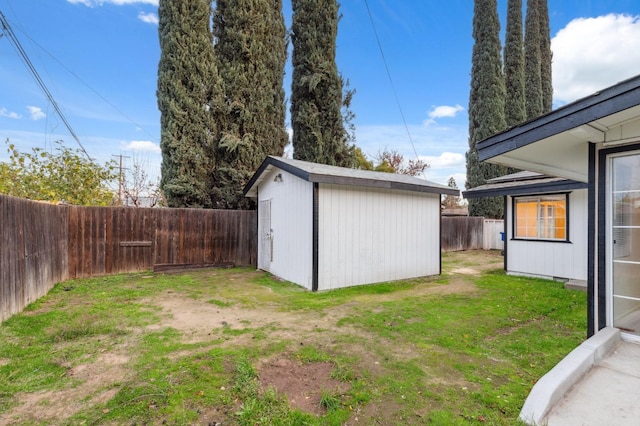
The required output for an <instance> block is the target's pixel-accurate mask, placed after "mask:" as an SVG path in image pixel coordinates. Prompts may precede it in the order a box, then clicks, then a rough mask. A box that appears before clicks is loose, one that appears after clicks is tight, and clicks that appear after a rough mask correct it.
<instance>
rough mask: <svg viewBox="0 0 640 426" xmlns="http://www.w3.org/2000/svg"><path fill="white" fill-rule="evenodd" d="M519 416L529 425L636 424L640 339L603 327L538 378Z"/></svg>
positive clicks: (639, 413) (639, 396)
mask: <svg viewBox="0 0 640 426" xmlns="http://www.w3.org/2000/svg"><path fill="white" fill-rule="evenodd" d="M520 418H521V419H522V420H524V421H525V422H527V423H528V424H530V425H547V426H591V425H593V426H600V425H616V426H627V425H629V426H632V425H633V426H638V425H639V424H640V423H639V421H640V420H639V419H640V344H638V343H631V342H626V341H623V340H621V338H620V332H619V331H618V330H617V329H613V328H607V329H604V330H601V331H600V332H599V333H598V334H596V335H595V336H594V337H592V338H590V339H588V340H587V341H585V342H584V343H582V344H581V345H580V346H578V347H577V348H576V349H575V350H573V351H572V352H571V353H570V354H569V355H567V357H565V359H563V360H562V361H561V362H560V363H558V365H556V367H554V368H553V369H552V370H551V371H550V372H549V373H547V374H546V375H545V376H544V377H542V379H540V380H539V381H538V383H536V385H535V386H534V388H533V389H532V391H531V394H530V395H529V397H528V398H527V400H526V402H525V404H524V406H523V408H522V412H521V413H520Z"/></svg>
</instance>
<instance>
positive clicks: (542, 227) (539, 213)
mask: <svg viewBox="0 0 640 426" xmlns="http://www.w3.org/2000/svg"><path fill="white" fill-rule="evenodd" d="M567 204H568V194H557V195H542V196H537V197H516V198H515V199H514V227H515V238H524V239H535V240H554V241H566V240H567V235H568V234H567Z"/></svg>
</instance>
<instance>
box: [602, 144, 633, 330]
mask: <svg viewBox="0 0 640 426" xmlns="http://www.w3.org/2000/svg"><path fill="white" fill-rule="evenodd" d="M609 164H610V165H611V174H610V179H611V183H610V185H611V186H610V188H611V189H610V190H611V192H610V194H611V195H610V198H609V199H610V200H611V207H610V208H611V220H610V223H611V228H610V229H611V232H610V233H609V235H610V246H609V247H610V249H609V250H610V251H609V253H610V259H611V260H610V262H611V263H610V265H611V268H610V271H611V272H610V276H609V280H610V285H609V289H610V290H609V295H610V302H609V325H613V326H614V327H617V328H619V329H620V331H622V332H626V333H631V334H635V335H640V153H637V152H636V153H633V154H631V155H622V156H615V157H612V158H611V161H610V163H609Z"/></svg>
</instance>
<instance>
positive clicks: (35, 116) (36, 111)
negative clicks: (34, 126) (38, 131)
mask: <svg viewBox="0 0 640 426" xmlns="http://www.w3.org/2000/svg"><path fill="white" fill-rule="evenodd" d="M27 110H28V111H29V117H30V118H31V119H32V120H33V121H37V120H42V119H43V118H45V117H46V116H47V114H45V113H44V112H42V108H39V107H36V106H31V105H27Z"/></svg>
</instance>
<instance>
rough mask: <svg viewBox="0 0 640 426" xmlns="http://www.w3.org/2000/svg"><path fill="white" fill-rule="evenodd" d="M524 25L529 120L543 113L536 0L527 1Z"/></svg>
mask: <svg viewBox="0 0 640 426" xmlns="http://www.w3.org/2000/svg"><path fill="white" fill-rule="evenodd" d="M525 25H526V31H525V36H524V55H525V104H526V109H527V119H529V120H531V119H533V118H537V117H539V116H540V115H541V114H542V112H543V105H542V76H541V60H542V58H541V54H540V46H541V42H540V14H539V10H538V0H527V17H526V22H525Z"/></svg>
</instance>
